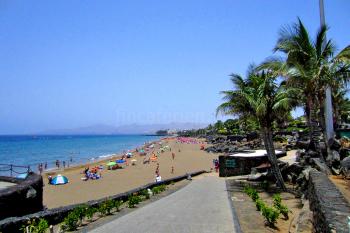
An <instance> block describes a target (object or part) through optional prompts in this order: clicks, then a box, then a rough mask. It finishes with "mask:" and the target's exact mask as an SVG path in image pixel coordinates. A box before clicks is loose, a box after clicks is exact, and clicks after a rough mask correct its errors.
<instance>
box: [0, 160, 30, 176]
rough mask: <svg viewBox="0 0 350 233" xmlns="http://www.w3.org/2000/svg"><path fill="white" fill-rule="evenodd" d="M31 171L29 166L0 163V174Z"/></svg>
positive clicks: (6, 174) (10, 174)
mask: <svg viewBox="0 0 350 233" xmlns="http://www.w3.org/2000/svg"><path fill="white" fill-rule="evenodd" d="M30 171H31V169H30V166H19V165H13V164H2V163H0V176H11V177H13V176H14V175H15V176H17V175H19V174H24V173H27V174H28V173H29V172H30Z"/></svg>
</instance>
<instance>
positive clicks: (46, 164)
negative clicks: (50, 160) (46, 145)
mask: <svg viewBox="0 0 350 233" xmlns="http://www.w3.org/2000/svg"><path fill="white" fill-rule="evenodd" d="M44 168H45V170H47V162H45V166H44Z"/></svg>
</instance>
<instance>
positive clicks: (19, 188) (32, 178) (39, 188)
mask: <svg viewBox="0 0 350 233" xmlns="http://www.w3.org/2000/svg"><path fill="white" fill-rule="evenodd" d="M0 181H5V182H11V183H16V185H14V186H11V187H8V188H6V189H2V190H0V220H1V219H4V218H8V217H15V216H23V215H26V214H30V213H35V212H38V211H41V210H43V179H42V177H41V176H40V175H37V174H35V173H30V174H29V175H28V176H27V178H26V179H17V178H13V177H6V176H0Z"/></svg>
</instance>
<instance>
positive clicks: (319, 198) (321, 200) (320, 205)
mask: <svg viewBox="0 0 350 233" xmlns="http://www.w3.org/2000/svg"><path fill="white" fill-rule="evenodd" d="M308 198H309V202H310V209H311V211H313V226H314V231H315V232H326V233H328V232H337V233H342V232H344V233H345V232H346V233H348V232H349V229H348V224H347V223H348V220H347V217H348V216H350V206H349V203H348V202H347V201H346V200H345V199H344V197H343V195H342V194H341V193H340V191H339V190H338V189H337V187H336V186H335V185H334V184H333V183H332V182H331V181H330V180H329V179H328V177H327V176H326V175H325V174H324V173H321V172H319V171H316V170H311V171H310V173H309V188H308Z"/></svg>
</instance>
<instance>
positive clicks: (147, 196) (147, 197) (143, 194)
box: [140, 189, 150, 199]
mask: <svg viewBox="0 0 350 233" xmlns="http://www.w3.org/2000/svg"><path fill="white" fill-rule="evenodd" d="M140 194H141V195H142V196H144V197H145V198H146V199H149V198H150V195H149V193H148V191H147V189H143V190H141V192H140Z"/></svg>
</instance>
